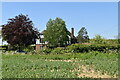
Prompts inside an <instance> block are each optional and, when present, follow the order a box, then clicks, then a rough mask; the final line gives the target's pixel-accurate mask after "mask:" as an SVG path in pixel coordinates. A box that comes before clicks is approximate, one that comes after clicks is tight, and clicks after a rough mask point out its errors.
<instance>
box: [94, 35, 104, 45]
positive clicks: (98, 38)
mask: <svg viewBox="0 0 120 80" xmlns="http://www.w3.org/2000/svg"><path fill="white" fill-rule="evenodd" d="M93 41H94V42H92V43H96V44H105V43H106V41H105V39H104V37H102V36H101V35H99V34H97V35H95V37H94V38H93Z"/></svg>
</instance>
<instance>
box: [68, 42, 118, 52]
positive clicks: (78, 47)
mask: <svg viewBox="0 0 120 80" xmlns="http://www.w3.org/2000/svg"><path fill="white" fill-rule="evenodd" d="M118 46H119V44H111V45H109V44H72V45H70V46H68V47H67V50H69V52H72V53H79V52H82V53H83V52H89V51H100V52H107V51H109V50H117V51H118V50H119V48H120V47H118Z"/></svg>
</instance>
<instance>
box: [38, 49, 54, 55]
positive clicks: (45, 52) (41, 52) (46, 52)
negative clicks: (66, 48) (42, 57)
mask: <svg viewBox="0 0 120 80" xmlns="http://www.w3.org/2000/svg"><path fill="white" fill-rule="evenodd" d="M51 51H52V49H49V48H44V49H41V50H39V51H37V54H49V53H51Z"/></svg>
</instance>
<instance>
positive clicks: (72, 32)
mask: <svg viewBox="0 0 120 80" xmlns="http://www.w3.org/2000/svg"><path fill="white" fill-rule="evenodd" d="M71 35H72V37H73V36H74V28H71Z"/></svg>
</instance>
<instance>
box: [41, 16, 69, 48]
mask: <svg viewBox="0 0 120 80" xmlns="http://www.w3.org/2000/svg"><path fill="white" fill-rule="evenodd" d="M43 34H44V40H45V41H47V42H48V45H49V46H50V47H62V46H66V45H67V44H68V41H69V37H68V35H69V32H68V30H67V28H66V24H65V21H63V20H62V19H61V18H56V19H55V20H52V19H49V21H48V23H47V25H46V30H45V31H44V33H43Z"/></svg>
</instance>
